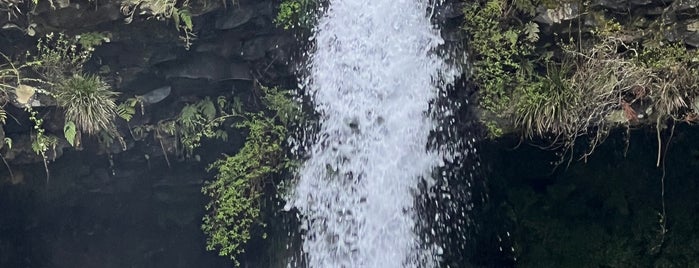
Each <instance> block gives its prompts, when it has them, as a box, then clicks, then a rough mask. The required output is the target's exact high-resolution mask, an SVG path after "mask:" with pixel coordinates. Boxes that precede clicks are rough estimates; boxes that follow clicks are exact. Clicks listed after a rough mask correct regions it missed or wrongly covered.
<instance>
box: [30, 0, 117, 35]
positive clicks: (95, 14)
mask: <svg viewBox="0 0 699 268" xmlns="http://www.w3.org/2000/svg"><path fill="white" fill-rule="evenodd" d="M120 8H121V7H120V6H119V4H118V3H116V2H107V3H106V4H104V5H100V6H98V7H97V8H96V9H95V8H90V7H89V6H88V5H82V4H71V5H70V6H68V7H66V8H61V9H56V10H47V11H45V12H42V13H40V14H39V15H38V16H34V17H33V18H34V19H35V22H36V23H37V24H38V25H39V26H43V27H44V28H47V29H46V30H47V31H53V30H56V29H85V28H90V27H93V26H96V25H99V24H102V23H105V22H110V21H116V20H120V19H121V17H122V15H121V12H120Z"/></svg>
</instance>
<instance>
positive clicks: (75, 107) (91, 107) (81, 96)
mask: <svg viewBox="0 0 699 268" xmlns="http://www.w3.org/2000/svg"><path fill="white" fill-rule="evenodd" d="M116 95H117V93H116V92H112V91H111V90H110V89H109V86H108V85H107V84H106V83H104V82H103V81H102V79H101V78H100V77H98V76H94V75H76V76H74V77H72V78H70V79H67V80H65V81H62V82H61V83H60V84H59V85H58V86H57V88H56V91H55V92H54V97H55V98H56V101H57V102H58V105H59V106H60V107H62V108H63V109H65V113H66V121H70V122H74V123H75V125H76V127H77V129H78V131H80V132H82V133H86V134H88V135H94V134H97V133H98V132H100V131H106V132H109V133H113V132H115V131H116V129H115V126H114V116H115V115H116V114H117V113H116V104H115V103H114V99H115V97H116Z"/></svg>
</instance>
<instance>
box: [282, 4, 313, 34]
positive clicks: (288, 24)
mask: <svg viewBox="0 0 699 268" xmlns="http://www.w3.org/2000/svg"><path fill="white" fill-rule="evenodd" d="M317 7H318V2H317V0H284V1H283V2H282V3H281V4H280V5H279V12H278V13H277V17H276V18H275V19H274V23H276V24H277V26H280V27H282V28H284V29H285V30H289V29H293V28H296V27H301V28H306V29H310V28H312V27H313V25H314V23H315V12H314V9H315V8H317Z"/></svg>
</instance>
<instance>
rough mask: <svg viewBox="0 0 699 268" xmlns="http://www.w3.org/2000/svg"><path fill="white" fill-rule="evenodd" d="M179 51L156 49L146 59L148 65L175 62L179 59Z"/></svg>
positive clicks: (180, 54)
mask: <svg viewBox="0 0 699 268" xmlns="http://www.w3.org/2000/svg"><path fill="white" fill-rule="evenodd" d="M181 56H182V53H180V49H156V50H155V51H154V52H153V54H152V55H151V56H150V58H149V59H148V64H150V65H156V64H160V63H163V62H168V61H173V60H176V59H177V58H178V57H181Z"/></svg>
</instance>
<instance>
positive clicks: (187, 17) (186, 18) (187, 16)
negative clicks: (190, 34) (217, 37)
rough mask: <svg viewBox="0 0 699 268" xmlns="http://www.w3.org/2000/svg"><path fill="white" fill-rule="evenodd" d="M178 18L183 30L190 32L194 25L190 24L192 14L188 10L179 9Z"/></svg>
mask: <svg viewBox="0 0 699 268" xmlns="http://www.w3.org/2000/svg"><path fill="white" fill-rule="evenodd" d="M177 14H178V16H179V17H180V21H181V22H182V23H183V24H184V28H185V29H187V30H192V28H193V27H194V24H193V23H192V13H191V12H189V10H188V9H180V10H178V12H177Z"/></svg>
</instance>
